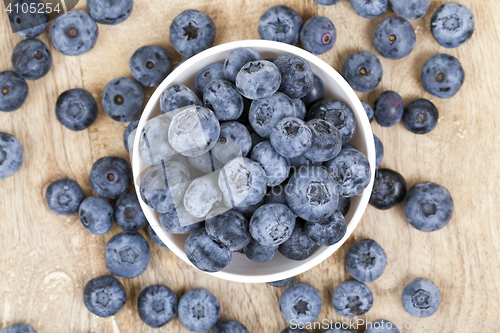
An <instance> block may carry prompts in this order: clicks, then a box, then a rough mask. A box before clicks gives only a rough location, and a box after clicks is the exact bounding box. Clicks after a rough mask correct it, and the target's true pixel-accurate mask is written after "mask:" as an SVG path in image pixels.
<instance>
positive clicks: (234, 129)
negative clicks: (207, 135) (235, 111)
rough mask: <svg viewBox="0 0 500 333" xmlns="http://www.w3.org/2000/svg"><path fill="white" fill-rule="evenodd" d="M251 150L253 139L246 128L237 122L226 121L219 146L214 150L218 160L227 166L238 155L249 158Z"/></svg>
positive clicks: (222, 127) (221, 130)
mask: <svg viewBox="0 0 500 333" xmlns="http://www.w3.org/2000/svg"><path fill="white" fill-rule="evenodd" d="M250 149H252V137H251V136H250V133H249V132H248V130H247V129H246V127H245V126H243V125H242V124H240V123H238V122H236V121H226V122H223V123H222V124H221V125H220V136H219V144H216V145H215V146H214V148H213V149H212V153H213V156H214V157H215V158H216V159H217V160H219V161H220V162H222V163H223V164H226V163H228V162H229V161H231V160H232V159H234V158H235V157H237V156H238V155H241V156H247V155H248V153H249V152H250ZM211 171H212V170H211ZM213 171H215V170H213Z"/></svg>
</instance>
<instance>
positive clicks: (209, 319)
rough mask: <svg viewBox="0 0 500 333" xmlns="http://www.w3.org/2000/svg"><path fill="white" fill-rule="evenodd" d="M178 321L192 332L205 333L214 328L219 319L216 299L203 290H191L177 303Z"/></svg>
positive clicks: (218, 306) (218, 307)
mask: <svg viewBox="0 0 500 333" xmlns="http://www.w3.org/2000/svg"><path fill="white" fill-rule="evenodd" d="M178 314H179V319H180V320H181V323H182V325H184V327H185V328H187V329H188V330H190V331H192V332H205V331H208V330H210V329H211V328H212V327H214V326H215V324H216V323H217V321H218V320H219V318H220V305H219V302H218V301H217V298H215V296H214V295H213V294H212V293H210V292H209V291H207V290H205V289H193V290H191V291H188V292H187V293H185V294H184V295H182V297H181V299H180V301H179V311H178Z"/></svg>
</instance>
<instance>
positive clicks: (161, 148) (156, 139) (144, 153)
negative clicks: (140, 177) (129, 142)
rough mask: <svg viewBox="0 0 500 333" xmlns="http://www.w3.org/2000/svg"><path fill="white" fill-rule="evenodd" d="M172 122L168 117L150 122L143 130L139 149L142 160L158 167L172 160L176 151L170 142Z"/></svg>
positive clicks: (157, 118) (161, 117)
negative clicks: (169, 134) (169, 135)
mask: <svg viewBox="0 0 500 333" xmlns="http://www.w3.org/2000/svg"><path fill="white" fill-rule="evenodd" d="M170 124H171V121H170V119H169V118H168V117H167V116H166V115H161V116H158V117H154V118H153V119H151V120H148V121H147V122H146V124H145V125H144V127H143V128H142V132H141V135H140V136H139V144H138V145H137V149H138V151H139V156H140V157H141V159H142V160H143V161H144V162H146V163H148V164H150V165H158V164H161V163H162V162H163V163H164V162H166V161H168V160H170V159H171V158H172V157H173V156H174V155H175V153H176V152H175V150H174V148H172V146H171V145H170V143H169V142H168V132H169V127H170Z"/></svg>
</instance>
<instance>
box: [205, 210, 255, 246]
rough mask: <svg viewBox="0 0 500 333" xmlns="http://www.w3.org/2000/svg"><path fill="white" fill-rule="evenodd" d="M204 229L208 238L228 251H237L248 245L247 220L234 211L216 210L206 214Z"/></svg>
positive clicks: (249, 238)
mask: <svg viewBox="0 0 500 333" xmlns="http://www.w3.org/2000/svg"><path fill="white" fill-rule="evenodd" d="M205 229H206V230H207V233H208V235H209V236H210V237H212V238H213V239H214V240H216V241H218V242H220V243H221V244H223V245H225V246H226V247H227V248H228V249H229V251H239V250H241V249H243V248H244V247H245V246H247V245H248V243H250V240H251V235H250V232H249V230H248V221H247V219H246V218H245V217H244V216H243V215H241V214H240V213H238V212H237V211H234V210H222V209H220V210H216V211H214V212H211V213H209V214H208V216H207V218H206V220H205Z"/></svg>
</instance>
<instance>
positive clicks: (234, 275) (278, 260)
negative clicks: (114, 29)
mask: <svg viewBox="0 0 500 333" xmlns="http://www.w3.org/2000/svg"><path fill="white" fill-rule="evenodd" d="M238 47H249V48H252V49H254V50H256V51H257V52H259V53H260V54H261V55H262V58H264V59H266V58H274V57H277V56H279V55H281V54H286V53H292V54H296V55H298V56H300V57H302V58H304V59H305V60H306V61H307V62H308V63H309V65H310V66H311V68H312V70H313V72H314V74H316V75H317V76H319V77H320V78H321V79H322V80H323V83H324V84H325V89H326V98H335V99H339V100H341V101H343V102H345V103H347V104H348V105H349V106H350V107H351V109H352V110H353V112H354V115H355V117H356V122H357V125H356V133H355V135H354V137H353V138H352V140H351V141H350V143H352V144H353V145H354V146H356V148H357V149H359V150H360V151H361V152H363V153H364V154H365V155H366V156H367V157H368V160H369V161H370V165H371V174H372V176H371V180H370V184H369V185H368V187H367V188H366V189H365V190H364V191H363V192H362V193H361V194H360V195H358V196H356V197H353V198H352V200H351V208H350V210H349V213H348V214H347V216H346V217H345V218H346V222H347V223H348V225H347V233H346V235H345V236H344V238H342V240H341V241H340V242H338V243H337V244H335V245H333V246H329V247H318V249H316V251H315V252H314V254H313V255H312V256H310V257H309V258H307V259H305V260H302V261H294V260H290V259H287V258H285V257H283V256H282V255H281V254H280V253H279V252H277V253H276V256H275V257H274V258H273V259H272V260H271V261H269V262H267V263H262V264H258V263H254V262H252V261H250V260H249V259H247V257H246V256H245V255H244V254H241V253H233V259H232V261H231V264H230V265H229V266H228V267H226V268H225V269H224V270H223V271H221V272H217V273H209V274H210V275H212V276H215V277H218V278H221V279H225V280H230V281H237V282H245V283H264V282H270V281H277V280H282V279H286V278H289V277H292V276H295V275H298V274H300V273H303V272H305V271H307V270H309V269H311V268H313V267H314V266H316V265H318V264H320V263H321V262H322V261H324V260H325V259H327V258H328V257H329V256H330V255H332V254H333V253H334V252H335V251H337V249H338V248H340V247H341V246H342V244H344V242H345V241H346V240H347V238H349V236H350V235H351V234H352V233H353V231H354V229H355V228H356V226H357V225H358V223H359V221H360V220H361V216H362V215H363V213H364V211H365V209H366V206H367V204H368V200H369V198H370V194H371V190H372V187H373V178H374V175H375V145H374V141H373V133H372V130H371V127H370V123H369V121H368V117H367V116H366V113H365V111H364V108H363V106H362V104H361V102H360V101H359V99H358V97H357V96H356V94H355V93H354V91H353V90H352V88H351V87H350V86H349V84H348V83H347V82H346V81H345V80H344V78H343V77H342V76H341V75H340V74H339V73H338V72H337V71H336V70H335V69H333V68H332V67H331V66H330V65H328V64H327V63H326V62H324V61H323V60H321V59H320V58H318V57H316V56H315V55H313V54H312V53H309V52H307V51H305V50H302V49H300V48H298V47H295V46H291V45H288V44H283V43H278V42H272V41H265V40H244V41H238V42H231V43H227V44H222V45H218V46H215V47H212V48H210V49H208V50H206V51H204V52H201V53H199V54H197V55H195V56H193V57H192V58H190V59H188V60H187V61H185V62H184V63H183V64H181V65H180V66H177V67H176V68H175V69H174V70H173V71H172V73H171V74H170V75H169V76H168V77H167V78H166V79H165V80H164V81H163V82H162V83H161V84H160V85H159V86H158V88H157V89H156V91H155V92H154V94H153V96H151V98H150V99H149V102H148V104H147V105H146V108H145V109H144V112H143V114H142V117H141V120H140V122H139V126H138V128H137V132H136V138H135V140H134V147H133V154H132V170H133V174H134V179H135V180H136V182H135V187H136V191H137V193H139V181H137V179H138V178H139V175H140V174H141V172H142V171H143V170H144V169H146V168H148V167H149V165H148V164H146V163H145V162H143V161H142V160H141V158H140V157H139V154H138V153H137V151H138V143H139V140H138V137H139V134H140V133H141V131H142V128H143V127H144V125H145V123H146V122H147V121H148V120H149V119H151V118H153V117H156V116H158V115H160V102H159V99H160V95H161V93H162V92H163V90H164V89H165V88H166V87H167V86H169V85H171V84H174V83H181V84H184V85H186V86H188V87H189V88H191V89H193V90H194V78H195V76H196V74H197V73H198V72H199V71H200V70H201V69H203V68H204V67H205V66H207V65H209V64H211V63H214V62H218V61H224V60H225V59H226V56H227V54H228V53H229V51H231V50H233V49H235V48H238ZM139 201H140V203H141V206H142V209H143V211H144V214H145V215H146V218H147V219H148V221H149V223H150V224H151V226H152V227H153V230H154V231H155V232H156V234H157V235H158V236H159V237H160V239H161V240H162V241H163V242H164V243H165V244H166V245H167V246H168V248H169V249H170V250H171V251H172V252H174V253H175V254H176V255H177V256H178V257H179V258H181V259H182V260H184V261H185V262H187V263H189V264H190V265H192V264H191V262H190V261H189V260H188V258H187V257H186V254H185V252H184V243H185V240H186V238H187V235H173V234H169V233H167V232H166V231H165V230H164V229H163V228H162V226H161V225H160V222H159V214H158V213H156V212H154V211H153V210H151V209H150V208H149V207H148V206H147V205H146V204H145V203H144V202H143V201H142V200H141V198H140V196H139Z"/></svg>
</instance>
